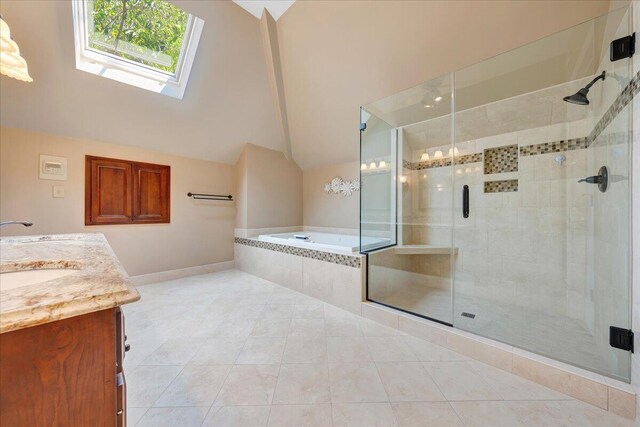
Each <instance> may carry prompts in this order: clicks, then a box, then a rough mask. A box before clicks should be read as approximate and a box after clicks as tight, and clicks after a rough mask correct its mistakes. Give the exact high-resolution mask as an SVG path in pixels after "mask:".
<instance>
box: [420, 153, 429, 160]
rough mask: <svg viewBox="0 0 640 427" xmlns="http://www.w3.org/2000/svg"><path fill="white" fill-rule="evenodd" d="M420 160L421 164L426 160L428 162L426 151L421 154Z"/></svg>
mask: <svg viewBox="0 0 640 427" xmlns="http://www.w3.org/2000/svg"><path fill="white" fill-rule="evenodd" d="M420 160H421V161H423V162H426V161H427V160H429V153H427V152H426V151H425V152H424V153H422V156H421V157H420Z"/></svg>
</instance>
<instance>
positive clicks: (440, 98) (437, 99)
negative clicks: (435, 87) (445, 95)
mask: <svg viewBox="0 0 640 427" xmlns="http://www.w3.org/2000/svg"><path fill="white" fill-rule="evenodd" d="M434 101H436V102H440V101H442V97H441V96H438V97H436V99H434Z"/></svg>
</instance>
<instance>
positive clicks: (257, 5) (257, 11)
mask: <svg viewBox="0 0 640 427" xmlns="http://www.w3.org/2000/svg"><path fill="white" fill-rule="evenodd" d="M233 2H234V3H235V4H237V5H238V6H240V7H241V8H243V9H244V10H246V11H247V12H249V13H250V14H252V15H253V16H255V17H256V18H258V19H260V18H261V17H262V11H263V10H264V9H267V10H268V11H269V13H270V14H271V16H273V19H275V20H276V21H277V20H278V18H280V17H281V16H282V15H283V14H284V13H285V12H286V11H287V9H289V8H290V7H291V6H292V5H293V3H294V2H295V0H233Z"/></svg>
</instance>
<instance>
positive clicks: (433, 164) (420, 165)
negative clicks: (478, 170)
mask: <svg viewBox="0 0 640 427" xmlns="http://www.w3.org/2000/svg"><path fill="white" fill-rule="evenodd" d="M481 161H482V153H473V154H464V155H462V156H457V157H455V158H454V162H455V164H456V165H464V164H467V163H476V162H481ZM402 166H403V167H404V168H405V169H409V170H423V169H431V168H441V167H444V166H451V157H446V158H442V159H433V160H425V161H420V162H415V163H412V162H409V161H407V160H404V161H403V162H402Z"/></svg>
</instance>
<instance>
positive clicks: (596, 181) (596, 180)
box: [578, 175, 602, 184]
mask: <svg viewBox="0 0 640 427" xmlns="http://www.w3.org/2000/svg"><path fill="white" fill-rule="evenodd" d="M578 182H588V183H589V184H600V183H601V182H602V177H601V176H600V175H596V176H590V177H588V178H582V179H581V180H580V181H578Z"/></svg>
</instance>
